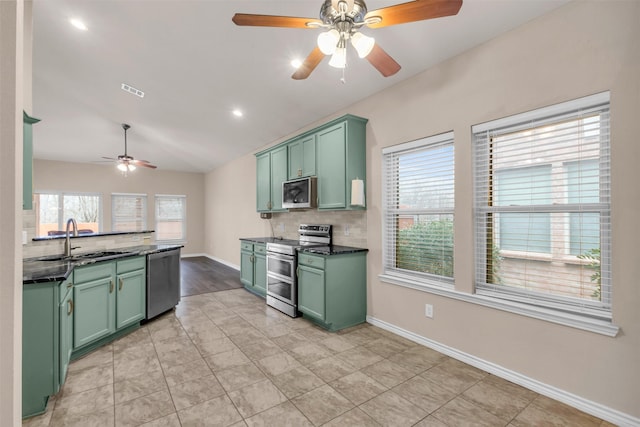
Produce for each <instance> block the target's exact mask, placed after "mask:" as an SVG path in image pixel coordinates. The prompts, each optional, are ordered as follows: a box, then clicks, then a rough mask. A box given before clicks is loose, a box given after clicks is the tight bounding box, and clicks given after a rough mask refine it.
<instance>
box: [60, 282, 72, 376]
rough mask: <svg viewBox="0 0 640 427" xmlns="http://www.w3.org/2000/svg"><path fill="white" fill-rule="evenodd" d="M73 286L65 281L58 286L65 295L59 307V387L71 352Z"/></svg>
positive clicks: (65, 372)
mask: <svg viewBox="0 0 640 427" xmlns="http://www.w3.org/2000/svg"><path fill="white" fill-rule="evenodd" d="M72 287H73V284H72V283H71V281H65V282H64V283H62V284H61V285H60V292H61V293H62V292H64V293H66V296H65V297H64V299H63V300H62V302H61V303H60V306H59V311H60V376H59V382H60V384H59V385H60V386H62V384H64V380H65V378H66V377H67V368H68V367H69V361H70V360H71V352H72V351H73V289H72Z"/></svg>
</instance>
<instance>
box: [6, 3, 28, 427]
mask: <svg viewBox="0 0 640 427" xmlns="http://www.w3.org/2000/svg"><path fill="white" fill-rule="evenodd" d="M29 19H30V15H29V16H24V15H23V2H21V1H0V58H2V59H1V60H0V200H1V201H2V202H0V236H2V245H0V272H1V274H0V281H1V283H0V343H2V345H0V425H2V426H14V427H16V426H19V425H20V418H21V407H22V406H21V396H22V375H21V372H22V358H21V354H22V263H21V258H22V257H21V256H20V238H19V235H20V234H19V230H20V225H21V223H22V212H21V208H22V201H21V199H22V110H23V108H25V102H24V96H23V90H24V83H23V82H24V80H25V78H24V69H23V38H24V37H23V23H24V21H25V20H26V21H28V20H29ZM29 79H30V76H29ZM27 104H28V105H30V102H29V103H27Z"/></svg>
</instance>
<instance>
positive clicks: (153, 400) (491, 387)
mask: <svg viewBox="0 0 640 427" xmlns="http://www.w3.org/2000/svg"><path fill="white" fill-rule="evenodd" d="M139 425H143V426H148V427H151V426H153V427H161V426H163V427H173V426H176V427H179V426H182V427H187V426H291V427H303V426H320V425H325V426H349V427H351V426H380V425H382V426H422V427H427V426H429V427H442V426H455V427H457V426H513V427H515V426H605V425H610V424H608V423H606V422H603V421H601V420H599V419H597V418H594V417H592V416H590V415H587V414H585V413H583V412H580V411H578V410H576V409H573V408H571V407H569V406H566V405H564V404H562V403H559V402H556V401H553V400H551V399H548V398H546V397H543V396H541V395H538V394H536V393H534V392H532V391H529V390H527V389H525V388H522V387H520V386H517V385H515V384H513V383H509V382H507V381H505V380H502V379H500V378H498V377H496V376H493V375H490V374H488V373H486V372H483V371H481V370H478V369H476V368H473V367H471V366H469V365H466V364H464V363H461V362H459V361H456V360H454V359H451V358H449V357H447V356H444V355H442V354H440V353H438V352H435V351H433V350H430V349H428V348H426V347H423V346H421V345H418V344H416V343H413V342H411V341H409V340H406V339H404V338H402V337H399V336H397V335H394V334H391V333H389V332H387V331H384V330H382V329H380V328H376V327H374V326H371V325H366V324H365V325H361V326H357V327H354V328H350V329H348V330H345V331H341V332H339V333H329V332H326V331H324V330H322V329H320V328H317V327H315V326H313V325H312V324H311V323H309V322H308V321H307V320H305V319H302V318H297V319H292V318H290V317H287V316H285V315H283V314H282V313H280V312H278V311H276V310H273V309H271V308H268V307H266V306H265V303H264V300H262V299H260V298H258V297H255V296H253V295H252V294H250V293H248V292H246V291H245V290H243V289H236V290H230V291H222V292H215V293H209V294H202V295H197V296H191V297H184V298H183V299H182V301H181V302H180V304H179V306H178V307H177V308H176V310H175V311H173V312H169V313H167V314H165V315H163V316H162V317H160V318H158V319H156V320H154V321H152V322H149V323H147V324H146V325H144V326H143V327H141V328H140V329H138V330H137V331H135V332H133V333H131V334H130V335H128V336H126V337H124V338H121V339H120V340H118V341H115V342H113V343H112V344H109V345H107V346H104V347H102V348H101V349H99V350H96V351H95V352H93V353H91V354H89V355H87V356H85V357H83V358H81V359H78V360H76V361H74V362H72V363H71V365H70V367H69V373H68V377H67V380H66V383H65V385H64V388H63V389H62V390H61V392H60V393H59V394H58V395H56V396H54V397H53V398H52V399H51V400H50V402H49V405H48V408H47V412H46V413H45V414H43V415H41V416H38V417H34V418H31V419H29V420H26V421H25V422H24V423H23V426H29V427H33V426H79V427H80V426H81V427H91V426H109V427H113V426H117V427H120V426H139Z"/></svg>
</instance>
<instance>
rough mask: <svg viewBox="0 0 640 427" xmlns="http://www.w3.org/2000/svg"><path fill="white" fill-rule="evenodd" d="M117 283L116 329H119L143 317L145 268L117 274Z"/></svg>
mask: <svg viewBox="0 0 640 427" xmlns="http://www.w3.org/2000/svg"><path fill="white" fill-rule="evenodd" d="M117 284H118V292H117V299H116V329H120V328H123V327H125V326H129V325H131V324H133V323H136V322H139V321H140V320H142V319H144V316H145V307H146V299H145V296H146V293H147V292H146V291H147V289H146V275H145V270H144V269H142V270H136V271H131V272H129V273H124V274H119V275H118V277H117Z"/></svg>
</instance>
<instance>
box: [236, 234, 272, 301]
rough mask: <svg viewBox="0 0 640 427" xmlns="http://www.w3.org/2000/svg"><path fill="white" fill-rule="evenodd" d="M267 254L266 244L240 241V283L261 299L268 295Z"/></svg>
mask: <svg viewBox="0 0 640 427" xmlns="http://www.w3.org/2000/svg"><path fill="white" fill-rule="evenodd" d="M266 254H267V249H266V245H265V244H264V243H253V242H250V241H244V240H242V241H240V282H242V284H243V285H244V287H245V289H247V290H248V291H250V292H252V293H254V294H256V295H259V296H261V297H264V296H265V295H266V293H267V259H266Z"/></svg>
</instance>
